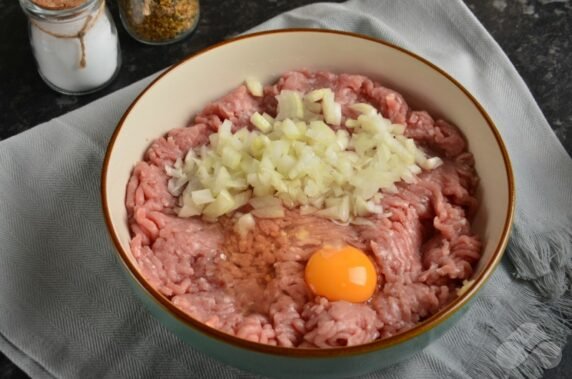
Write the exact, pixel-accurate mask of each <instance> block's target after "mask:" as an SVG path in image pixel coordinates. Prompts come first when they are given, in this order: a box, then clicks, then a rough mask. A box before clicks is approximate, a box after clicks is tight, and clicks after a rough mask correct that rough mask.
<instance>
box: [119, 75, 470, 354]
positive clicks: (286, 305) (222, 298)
mask: <svg viewBox="0 0 572 379" xmlns="http://www.w3.org/2000/svg"><path fill="white" fill-rule="evenodd" d="M323 87H329V88H332V90H333V91H334V93H335V98H336V101H337V102H338V103H340V104H342V113H343V117H344V118H347V117H355V116H356V114H355V111H353V110H352V109H350V108H349V105H351V104H353V103H356V102H366V103H369V104H372V105H373V106H375V107H376V108H377V109H379V110H380V112H381V113H382V114H383V115H384V116H385V117H387V118H389V119H391V121H392V122H394V123H402V124H404V125H406V129H405V135H406V136H408V137H410V138H413V139H414V140H415V141H416V143H417V144H418V145H419V146H421V147H423V148H424V149H426V150H427V151H428V152H431V153H432V154H437V155H439V156H440V157H441V158H442V159H443V161H444V164H443V165H442V166H440V167H439V168H437V169H435V170H432V171H424V172H423V173H421V174H420V175H419V177H418V180H417V181H416V182H415V183H410V184H407V183H399V184H398V185H397V188H398V191H397V192H395V193H384V196H383V198H382V200H381V205H382V206H383V208H384V210H385V213H384V214H383V215H375V216H371V217H370V218H369V221H370V222H369V224H367V225H360V226H357V225H339V224H337V223H334V222H332V221H330V220H327V219H323V218H318V217H314V216H311V215H306V216H303V215H301V214H300V213H299V212H298V210H297V209H292V210H287V211H286V215H285V217H284V218H281V219H257V220H256V226H255V228H254V229H253V230H252V231H250V232H249V233H248V235H247V236H246V237H244V238H242V237H240V236H239V235H237V234H236V233H235V232H234V229H233V226H234V221H235V220H234V219H233V217H232V215H230V216H225V217H221V218H220V219H219V221H218V223H216V224H212V223H207V222H204V221H202V220H201V219H199V218H196V217H194V218H188V219H184V218H178V217H177V216H176V214H175V211H174V209H175V207H176V205H177V199H176V198H175V197H173V196H172V195H171V194H170V193H169V191H168V190H167V181H168V176H167V175H166V173H165V169H164V167H165V165H172V164H173V162H175V161H176V160H177V159H178V158H182V157H184V155H185V154H186V152H187V151H188V150H189V149H190V148H192V147H195V146H200V145H203V144H206V143H208V137H209V135H210V133H212V132H213V131H216V130H217V128H218V127H219V126H220V124H221V123H222V121H224V120H225V119H229V120H231V121H232V122H233V128H234V129H235V130H236V129H239V128H243V127H247V128H250V125H249V118H250V116H251V114H252V113H253V112H256V111H258V112H267V113H269V114H271V115H275V114H276V106H277V104H276V99H275V95H277V94H278V93H279V92H280V91H282V90H284V89H290V90H298V91H303V92H307V91H310V90H313V89H317V88H323ZM342 125H343V123H342ZM477 185H478V176H477V174H476V172H475V169H474V160H473V156H472V154H471V153H470V152H468V151H467V143H466V141H465V139H464V137H463V135H462V134H461V133H460V131H459V130H458V129H457V128H456V127H455V126H453V125H451V124H449V123H447V122H446V121H444V120H436V121H435V120H434V119H433V118H432V117H431V116H430V115H429V114H428V113H427V112H425V111H414V110H411V109H410V108H409V107H408V105H407V103H406V102H405V100H404V99H403V97H402V96H401V95H400V94H399V93H397V92H395V91H393V90H391V89H388V88H385V87H383V86H381V85H380V84H379V83H377V82H375V81H372V80H371V79H368V78H366V77H364V76H360V75H348V74H341V75H337V74H334V73H329V72H308V71H294V72H289V73H286V74H285V75H283V76H282V77H281V78H280V79H279V80H278V81H277V82H276V83H275V84H273V85H269V86H266V87H265V88H264V96H262V97H259V98H256V97H253V96H251V95H250V94H249V93H248V91H247V90H246V88H245V87H244V86H240V87H238V88H237V89H235V90H234V91H232V92H230V93H229V94H228V95H226V96H224V97H222V98H221V99H219V100H217V101H215V102H213V103H211V104H209V105H207V106H206V107H205V108H204V110H203V111H202V112H200V113H199V114H198V115H197V116H196V117H195V118H194V120H192V121H191V122H190V125H189V126H188V127H186V128H179V129H173V130H172V131H170V132H169V133H168V134H167V135H166V136H165V137H161V138H158V139H157V140H155V141H154V142H153V143H152V144H151V146H150V147H149V149H148V150H147V152H146V154H145V156H144V160H143V161H142V162H139V163H138V164H137V165H136V166H135V168H134V170H133V174H132V176H131V179H130V180H129V183H128V184H127V196H126V200H125V203H126V207H127V211H128V218H129V225H130V229H131V233H132V239H131V250H132V252H133V255H134V257H135V259H136V260H137V262H138V265H139V269H140V271H141V273H142V274H143V276H144V277H145V278H146V279H147V280H148V281H149V283H150V284H151V285H152V286H154V287H155V288H157V289H158V290H159V291H160V292H161V293H163V294H164V295H165V296H167V297H168V298H170V299H171V301H172V302H173V304H174V305H175V306H177V307H178V308H180V309H181V310H183V311H184V312H186V313H188V314H189V315H190V316H192V317H194V318H196V319H197V320H199V321H201V322H203V323H205V324H207V325H209V326H212V327H213V328H217V329H219V330H222V331H224V332H226V333H229V334H233V335H235V336H238V337H240V338H244V339H247V340H250V341H255V342H260V343H264V344H271V345H278V346H285V347H301V348H325V347H337V346H350V345H358V344H363V343H367V342H370V341H373V340H376V339H379V338H387V337H390V336H393V335H396V334H398V333H401V332H403V331H405V330H408V329H410V328H412V327H414V326H415V325H416V324H417V323H419V322H420V321H422V320H423V319H425V318H427V317H429V316H431V315H432V314H434V313H436V312H437V311H438V310H439V309H440V308H442V307H443V306H444V305H445V304H446V303H448V302H449V301H450V300H451V299H452V298H454V296H455V293H456V289H457V288H459V287H461V285H462V282H463V280H465V279H468V278H470V277H471V275H472V274H473V270H474V267H475V265H476V263H477V262H478V260H479V259H480V256H481V243H480V241H479V239H478V237H477V236H475V235H474V234H473V233H472V231H471V225H470V219H471V217H472V215H473V214H474V213H475V211H476V209H477V206H478V202H477V199H476V198H475V191H476V187H477ZM332 241H336V242H343V243H345V244H349V245H352V246H355V247H357V248H358V249H361V250H362V251H364V252H365V253H366V254H368V255H369V256H370V257H371V258H372V260H373V262H374V263H375V266H376V271H377V275H378V287H377V289H376V291H375V293H374V295H373V297H372V298H371V299H370V300H369V301H368V302H365V303H349V302H346V301H328V300H327V299H326V298H324V297H319V296H314V294H313V293H312V292H311V291H310V289H309V288H308V286H307V285H306V283H305V280H304V269H305V265H306V262H307V261H308V259H309V257H310V256H311V255H312V253H313V252H315V251H316V250H317V249H319V248H320V247H322V246H324V244H327V243H331V242H332Z"/></svg>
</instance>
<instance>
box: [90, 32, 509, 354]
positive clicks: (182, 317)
mask: <svg viewBox="0 0 572 379" xmlns="http://www.w3.org/2000/svg"><path fill="white" fill-rule="evenodd" d="M301 32H302V33H324V34H337V35H343V36H349V37H354V38H359V39H365V40H368V41H371V42H375V43H379V44H382V45H384V46H387V47H390V48H392V49H395V50H398V51H400V52H402V53H405V54H407V55H409V56H411V57H412V58H414V59H416V60H418V61H420V62H421V63H423V64H425V65H427V66H428V67H430V68H432V69H433V70H435V71H436V72H437V73H439V74H440V75H442V76H444V77H445V78H446V79H448V80H449V81H450V82H451V83H453V84H454V85H455V86H457V87H458V88H459V89H460V90H461V91H462V92H463V93H464V94H465V95H466V96H467V97H468V98H469V99H470V100H471V101H472V102H473V104H474V105H475V106H476V107H477V109H478V110H479V111H480V113H481V115H482V116H483V117H484V119H485V120H486V121H487V124H488V126H489V128H490V129H491V131H492V132H493V134H494V136H495V139H496V141H497V144H498V147H499V149H500V151H501V154H502V156H503V160H504V164H505V170H506V174H507V179H508V209H507V214H506V218H505V223H504V226H503V231H502V234H501V237H500V240H499V242H498V244H497V247H496V249H495V252H494V254H493V256H492V257H491V259H490V260H489V262H488V263H487V266H486V267H485V268H484V270H483V271H482V272H481V274H480V275H479V276H478V277H477V278H475V279H474V282H473V284H472V285H471V286H470V288H469V289H467V290H466V291H465V292H464V293H463V294H461V295H460V296H459V297H457V298H456V299H455V300H453V301H452V302H451V303H449V304H447V306H445V307H444V308H443V309H441V310H439V312H437V313H436V314H434V315H433V316H431V317H429V318H428V319H426V320H424V321H422V322H421V323H419V324H417V325H416V326H415V327H414V328H412V329H410V330H408V331H406V332H403V333H400V334H398V335H395V336H393V337H390V338H387V339H382V340H376V341H373V342H370V343H367V344H362V345H357V346H350V347H338V348H329V349H301V348H288V347H278V346H270V345H265V344H261V343H256V342H251V341H247V340H244V339H242V338H238V337H235V336H232V335H230V334H227V333H224V332H221V331H219V330H217V329H214V328H211V327H209V326H207V325H205V324H203V323H201V322H199V321H197V320H195V319H193V318H192V317H191V316H189V315H188V314H186V313H184V312H183V311H181V310H180V309H178V308H177V307H175V305H173V304H172V303H171V301H170V300H169V299H167V298H166V297H165V296H164V295H162V294H161V293H160V292H159V291H158V290H156V289H155V288H153V287H152V286H151V285H150V284H149V283H147V282H146V281H145V279H144V278H143V276H142V275H141V274H140V273H139V271H138V270H137V268H136V267H135V266H134V264H133V263H132V262H131V261H130V260H129V258H128V257H127V253H126V252H125V250H124V249H123V247H122V246H121V243H120V242H119V237H118V236H117V235H116V234H115V232H114V228H113V223H112V222H111V215H110V211H109V207H108V204H107V189H106V188H107V169H108V165H109V161H110V159H111V155H112V153H113V147H114V145H115V140H116V139H117V137H118V135H119V133H120V132H121V129H122V127H123V124H124V122H125V120H126V118H127V116H128V115H129V113H130V112H131V110H132V109H133V108H134V106H135V105H136V104H137V102H138V101H139V99H140V98H141V97H143V96H144V95H145V93H146V92H147V91H148V90H149V89H150V88H151V87H153V85H155V84H156V83H157V82H158V81H159V80H161V78H163V77H164V76H165V75H167V74H168V73H169V72H171V71H172V70H174V69H175V68H176V67H178V66H179V65H182V64H184V63H186V62H187V61H189V60H191V59H193V58H195V57H198V56H200V55H202V54H205V53H207V52H209V51H211V50H213V49H216V48H218V47H221V46H224V45H226V44H230V43H233V42H236V41H240V40H243V39H247V38H256V37H259V36H265V35H269V34H283V33H301ZM101 197H102V204H103V213H104V218H105V224H106V226H107V229H108V231H109V233H110V235H111V238H112V240H113V243H114V245H115V248H116V250H117V252H118V253H119V256H120V258H121V262H122V263H123V265H124V266H125V268H126V269H127V272H128V273H129V274H130V275H131V276H132V277H133V279H134V280H135V281H136V282H137V283H138V284H139V285H140V286H142V287H143V289H144V290H145V291H146V292H147V294H148V295H149V296H150V298H151V299H152V300H153V301H154V302H155V303H157V305H158V306H159V307H160V308H162V309H163V310H164V311H165V312H167V313H169V314H170V315H171V316H173V317H175V318H176V319H177V320H179V321H180V322H182V323H183V324H185V325H187V326H189V327H192V328H193V329H195V331H197V332H200V333H202V334H204V335H206V336H208V337H211V338H214V339H216V340H218V341H219V342H223V343H228V344H230V345H232V346H235V347H238V348H243V349H247V350H251V351H255V352H258V353H265V354H271V355H278V356H285V357H297V358H325V357H340V356H352V355H358V354H365V353H371V352H374V351H378V350H381V349H386V348H389V347H392V346H394V345H397V344H401V343H404V342H406V341H408V340H411V339H412V338H414V337H417V336H419V335H421V334H423V333H425V332H427V331H429V330H431V329H433V328H435V327H436V326H438V325H440V324H442V323H443V322H445V321H446V320H448V319H449V318H450V317H451V316H453V315H454V314H455V313H457V312H458V311H459V310H460V309H461V308H462V307H463V306H464V305H466V304H467V303H468V302H469V301H470V300H471V299H472V298H473V296H474V295H475V294H476V293H477V292H478V291H479V290H480V289H481V287H482V286H483V285H484V284H485V282H486V281H487V279H488V278H489V277H490V276H491V274H492V273H493V272H494V270H495V268H496V267H497V265H498V264H499V262H500V261H501V258H502V256H503V254H504V250H505V248H506V245H507V243H508V237H509V234H510V230H511V226H512V222H513V217H514V208H515V189H514V176H513V170H512V165H511V162H510V158H509V155H508V152H507V149H506V146H505V144H504V142H503V141H502V138H501V136H500V133H499V131H498V130H497V128H496V126H495V124H494V122H493V121H492V119H491V117H490V116H489V115H488V114H487V112H486V111H485V109H484V108H483V106H482V105H481V104H480V103H479V102H478V101H477V100H476V99H475V98H474V97H473V95H471V93H470V92H469V91H468V90H467V89H466V88H465V87H464V86H463V85H461V84H460V83H459V82H458V81H457V80H455V79H454V78H453V77H452V76H451V75H449V74H448V73H447V72H445V71H444V70H443V69H441V68H439V67H438V66H436V65H435V64H433V63H431V62H430V61H428V60H427V59H425V58H422V57H420V56H419V55H417V54H415V53H412V52H410V51H409V50H407V49H404V48H402V47H399V46H396V45H394V44H392V43H389V42H387V41H384V40H381V39H377V38H374V37H370V36H367V35H362V34H358V33H353V32H346V31H339V30H329V29H313V28H293V29H273V30H267V31H262V32H256V33H251V34H246V35H241V36H238V37H234V38H231V39H228V40H225V41H222V42H219V43H217V44H214V45H211V46H209V47H206V48H204V49H202V50H200V51H198V52H196V53H194V54H191V55H189V56H187V57H186V58H184V59H182V60H181V61H180V62H178V63H176V64H174V65H173V66H171V67H169V68H168V69H167V70H165V71H164V72H163V73H161V74H160V75H159V76H158V77H157V78H155V79H154V80H153V81H152V82H151V83H150V84H149V85H148V86H147V87H146V88H145V89H144V90H143V91H142V92H141V93H140V94H139V95H138V96H137V97H136V98H135V100H133V102H132V103H131V105H130V106H129V107H128V108H127V110H126V111H125V113H124V114H123V116H122V117H121V119H120V121H119V123H118V124H117V127H116V129H115V131H114V132H113V135H112V136H111V139H110V141H109V144H108V147H107V151H106V154H105V158H104V161H103V168H102V175H101Z"/></svg>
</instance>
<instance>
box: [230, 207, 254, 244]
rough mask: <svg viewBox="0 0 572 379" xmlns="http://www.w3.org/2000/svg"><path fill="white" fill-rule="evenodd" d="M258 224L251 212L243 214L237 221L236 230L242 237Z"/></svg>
mask: <svg viewBox="0 0 572 379" xmlns="http://www.w3.org/2000/svg"><path fill="white" fill-rule="evenodd" d="M255 225H256V221H255V220H254V217H253V216H252V215H251V214H250V213H246V214H243V215H242V216H240V217H239V218H238V220H237V221H236V223H235V224H234V230H235V231H236V232H237V233H238V234H239V235H240V237H242V238H244V237H246V235H247V234H248V232H250V231H251V230H252V229H254V226H255Z"/></svg>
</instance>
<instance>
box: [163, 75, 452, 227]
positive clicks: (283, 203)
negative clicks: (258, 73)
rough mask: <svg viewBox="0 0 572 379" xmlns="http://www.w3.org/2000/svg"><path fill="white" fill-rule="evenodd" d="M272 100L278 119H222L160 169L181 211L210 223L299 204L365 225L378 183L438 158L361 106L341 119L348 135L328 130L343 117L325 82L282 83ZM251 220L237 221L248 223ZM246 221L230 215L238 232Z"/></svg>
mask: <svg viewBox="0 0 572 379" xmlns="http://www.w3.org/2000/svg"><path fill="white" fill-rule="evenodd" d="M250 84H251V87H253V88H255V87H256V84H255V85H254V86H253V85H252V82H251V83H250ZM247 86H248V82H247ZM249 90H250V89H249ZM276 98H277V100H278V106H277V110H278V115H277V116H276V118H274V117H272V116H270V115H268V114H266V113H263V114H260V113H258V112H255V113H253V115H252V116H251V119H250V121H251V123H252V124H253V125H254V126H255V128H256V129H254V130H249V129H247V128H243V129H240V130H238V131H237V132H236V133H233V132H232V128H233V125H232V123H231V122H230V121H229V120H224V121H223V123H222V124H221V125H220V127H219V129H218V131H217V132H216V133H213V134H211V135H210V136H209V141H210V144H209V145H204V146H200V147H197V148H194V149H191V150H189V152H187V153H186V155H185V158H184V160H182V159H178V160H177V161H176V162H175V163H174V164H173V165H172V166H166V167H165V172H166V173H167V175H168V176H169V182H168V190H169V191H170V192H171V193H172V194H173V195H174V196H180V199H179V204H180V205H181V208H180V209H179V211H178V214H179V216H180V217H192V216H198V215H202V216H203V217H204V218H205V219H207V220H213V221H214V220H216V218H218V217H220V216H222V215H224V214H229V213H231V212H234V211H236V210H237V209H240V208H241V207H243V206H245V205H247V204H250V206H252V208H253V210H252V212H251V213H250V214H249V215H250V216H249V217H253V216H256V217H261V218H277V217H284V215H285V209H284V207H288V208H293V207H300V212H301V213H302V214H314V215H317V216H321V217H327V218H330V219H332V220H334V221H335V222H340V223H348V222H351V223H356V224H363V223H365V222H366V221H367V219H365V217H367V216H368V215H370V214H383V207H382V206H381V205H380V202H381V198H382V195H381V193H380V190H383V191H386V192H388V193H392V192H396V191H397V187H396V186H395V184H396V183H397V182H399V181H405V182H408V183H413V182H415V180H416V176H417V175H419V174H420V173H421V172H422V169H424V170H431V169H434V168H436V167H438V166H439V165H441V164H443V162H442V160H441V159H440V158H438V157H431V158H428V157H427V156H426V154H425V153H424V152H423V151H422V150H421V149H419V148H418V147H417V146H416V145H415V142H414V141H413V140H412V139H410V138H406V137H405V136H404V135H403V133H404V130H405V126H403V125H400V124H392V123H391V122H390V121H389V120H388V119H385V118H383V117H382V116H381V115H380V114H379V113H378V112H377V110H376V109H375V108H374V107H372V106H371V105H369V104H365V103H358V104H353V105H351V106H350V107H351V108H352V109H353V110H354V111H356V112H357V113H360V115H359V116H358V118H357V119H347V120H346V122H345V125H346V127H348V128H351V129H352V133H351V134H350V133H349V132H348V131H347V130H345V129H338V130H337V131H334V129H332V128H331V126H332V125H334V126H337V125H340V124H341V117H342V114H341V105H340V104H339V103H336V102H335V98H334V93H333V92H332V90H331V89H328V88H323V89H317V90H314V91H311V92H310V93H307V94H305V95H304V94H301V93H299V92H296V91H288V90H285V91H282V92H281V93H280V94H279V95H278V96H276ZM316 112H317V113H316ZM319 112H322V114H320V113H319ZM249 217H247V216H245V215H242V216H240V217H239V218H238V220H247V221H242V223H243V224H244V225H250V221H248V220H249ZM367 222H370V221H367ZM241 225H242V224H241ZM244 225H243V226H241V227H239V222H238V221H237V224H236V228H237V231H238V230H239V229H240V231H239V234H241V235H243V234H244V233H245V232H244V230H246V229H245V227H244Z"/></svg>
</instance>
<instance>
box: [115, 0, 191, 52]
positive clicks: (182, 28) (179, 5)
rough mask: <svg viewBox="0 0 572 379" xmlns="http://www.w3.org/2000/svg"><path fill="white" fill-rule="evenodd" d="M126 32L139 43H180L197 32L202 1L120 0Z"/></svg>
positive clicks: (121, 14)
mask: <svg viewBox="0 0 572 379" xmlns="http://www.w3.org/2000/svg"><path fill="white" fill-rule="evenodd" d="M118 2H119V14H120V16H121V21H122V22H123V26H125V29H127V31H128V32H129V34H131V36H132V37H133V38H135V39H136V40H138V41H140V42H143V43H147V44H151V45H162V44H167V43H172V42H176V41H179V40H181V39H183V38H185V37H186V36H188V35H189V34H190V33H191V32H193V30H195V28H196V26H197V23H198V21H199V10H200V6H199V0H118Z"/></svg>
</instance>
